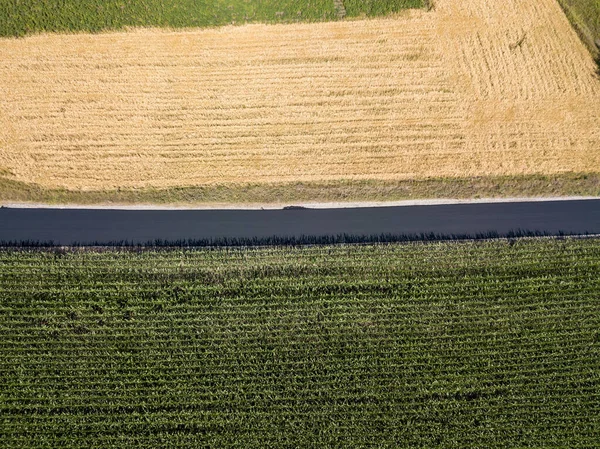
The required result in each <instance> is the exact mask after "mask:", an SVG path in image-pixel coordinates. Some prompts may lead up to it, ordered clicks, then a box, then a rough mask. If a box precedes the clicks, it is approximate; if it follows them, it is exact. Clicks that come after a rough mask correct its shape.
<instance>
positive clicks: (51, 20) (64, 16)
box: [0, 0, 423, 36]
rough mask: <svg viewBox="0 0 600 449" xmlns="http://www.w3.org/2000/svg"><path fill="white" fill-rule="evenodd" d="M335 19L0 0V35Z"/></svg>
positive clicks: (220, 6)
mask: <svg viewBox="0 0 600 449" xmlns="http://www.w3.org/2000/svg"><path fill="white" fill-rule="evenodd" d="M422 6H423V0H387V1H386V0H383V1H374V0H369V1H357V0H350V1H348V7H347V15H348V16H359V15H362V14H366V15H381V14H387V13H392V12H397V11H400V10H402V9H406V8H418V7H422ZM336 18H337V15H336V10H335V7H334V1H333V0H312V1H308V2H307V1H305V0H210V1H209V0H135V1H132V0H61V1H60V2H56V1H54V0H2V1H0V36H24V35H26V34H30V33H37V32H43V31H58V32H79V31H83V32H98V31H103V30H116V29H121V28H124V27H174V28H181V27H212V26H219V25H227V24H231V23H238V24H240V23H246V22H267V23H276V22H282V23H289V22H304V21H309V22H314V21H327V20H335V19H336Z"/></svg>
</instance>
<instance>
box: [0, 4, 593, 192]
mask: <svg viewBox="0 0 600 449" xmlns="http://www.w3.org/2000/svg"><path fill="white" fill-rule="evenodd" d="M519 42H520V44H519V45H517V44H518V43H519ZM599 123H600V81H599V80H598V79H597V78H596V77H595V75H594V64H593V61H592V58H591V57H590V55H589V54H588V53H587V51H586V49H585V48H584V46H583V45H582V44H581V43H580V42H579V40H578V38H577V36H576V34H575V33H574V32H573V31H572V29H571V27H570V25H569V23H568V21H567V19H566V18H565V17H564V15H563V14H562V11H561V10H560V7H559V6H558V4H556V2H555V1H554V0H539V1H536V2H526V1H518V0H506V1H504V2H488V1H485V0H461V1H458V0H439V1H438V2H437V4H436V9H435V10H434V11H432V12H425V11H420V10H417V11H411V12H409V13H406V14H402V15H399V16H396V17H389V18H384V19H376V20H364V21H349V22H335V23H320V24H298V25H296V24H295V25H274V26H273V25H271V26H269V25H248V26H242V27H226V28H220V29H210V30H185V31H167V30H147V29H142V30H134V31H129V32H121V33H106V34H98V35H86V34H76V35H52V34H48V35H39V36H33V37H28V38H25V39H18V40H17V39H3V40H0V170H1V173H3V174H6V173H10V176H11V177H12V178H14V179H15V180H18V181H24V182H31V183H37V184H39V185H41V186H44V187H47V188H55V187H66V188H69V189H84V190H85V189H94V190H98V189H115V188H133V187H136V188H143V187H157V188H163V187H164V188H166V187H173V186H197V185H207V184H215V183H219V184H227V183H232V184H235V183H247V182H254V183H256V182H258V183H281V182H290V181H303V182H311V181H334V180H341V179H348V180H367V179H373V180H403V179H425V178H436V177H463V178H464V177H465V176H485V175H490V176H498V175H528V174H540V173H544V174H557V173H564V172H577V173H592V172H598V169H599V167H600V126H598V124H599Z"/></svg>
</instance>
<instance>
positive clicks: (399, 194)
mask: <svg viewBox="0 0 600 449" xmlns="http://www.w3.org/2000/svg"><path fill="white" fill-rule="evenodd" d="M545 196H600V174H596V173H592V174H578V173H567V174H561V175H531V176H503V177H472V178H442V179H425V180H407V181H376V180H367V181H332V182H296V183H290V184H246V185H209V186H197V187H177V188H169V189H152V188H148V189H119V190H105V191H74V190H67V189H54V190H53V189H45V188H42V187H40V186H37V185H34V184H26V183H22V182H19V181H15V180H12V179H9V178H2V177H0V201H3V202H5V203H9V202H34V203H47V204H83V205H93V204H111V203H113V204H143V203H145V204H163V205H164V204H180V205H201V204H252V203H254V204H285V203H303V202H304V203H306V202H338V201H339V202H343V201H346V202H348V201H398V200H414V199H431V198H501V197H505V198H506V197H545Z"/></svg>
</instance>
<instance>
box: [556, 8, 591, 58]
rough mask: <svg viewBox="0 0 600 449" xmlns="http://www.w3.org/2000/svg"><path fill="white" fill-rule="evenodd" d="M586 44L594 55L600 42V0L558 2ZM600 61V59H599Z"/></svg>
mask: <svg viewBox="0 0 600 449" xmlns="http://www.w3.org/2000/svg"><path fill="white" fill-rule="evenodd" d="M558 2H559V3H560V5H561V6H562V8H563V10H564V11H565V13H566V15H567V17H568V18H569V20H570V21H571V23H572V24H573V26H574V27H575V29H576V30H577V32H578V33H579V35H580V37H581V38H582V40H583V41H584V43H585V44H586V45H587V46H588V47H589V48H590V50H592V52H593V53H594V54H597V53H598V48H597V46H596V45H595V43H594V41H595V40H596V39H598V40H600V0H558ZM599 61H600V59H599Z"/></svg>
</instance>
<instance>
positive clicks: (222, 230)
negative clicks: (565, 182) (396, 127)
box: [0, 200, 600, 245]
mask: <svg viewBox="0 0 600 449" xmlns="http://www.w3.org/2000/svg"><path fill="white" fill-rule="evenodd" d="M516 230H528V231H540V232H547V233H553V234H556V233H559V232H564V233H567V234H583V233H598V234H600V200H580V201H548V202H520V203H488V204H452V205H436V206H402V207H378V208H355V209H304V210H99V209H10V208H2V209H0V241H5V242H6V241H13V242H14V241H23V240H29V241H32V240H33V241H44V242H46V241H52V242H54V243H55V244H61V245H69V244H71V243H75V242H77V243H80V244H91V243H95V242H114V241H122V240H127V241H129V242H132V243H146V242H148V241H152V240H156V239H162V240H180V239H210V238H219V237H246V238H252V237H270V236H296V237H299V236H302V235H318V236H321V235H337V234H342V233H346V234H353V235H368V234H382V233H390V234H420V233H432V232H433V233H436V234H462V235H464V234H470V235H472V234H478V233H486V232H490V231H494V232H497V233H499V234H500V235H506V234H507V233H508V232H510V231H516Z"/></svg>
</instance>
